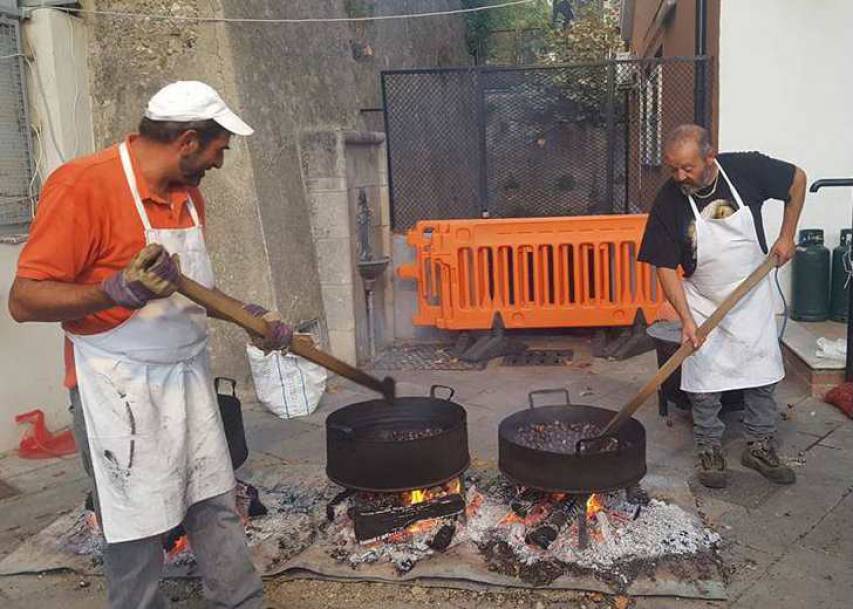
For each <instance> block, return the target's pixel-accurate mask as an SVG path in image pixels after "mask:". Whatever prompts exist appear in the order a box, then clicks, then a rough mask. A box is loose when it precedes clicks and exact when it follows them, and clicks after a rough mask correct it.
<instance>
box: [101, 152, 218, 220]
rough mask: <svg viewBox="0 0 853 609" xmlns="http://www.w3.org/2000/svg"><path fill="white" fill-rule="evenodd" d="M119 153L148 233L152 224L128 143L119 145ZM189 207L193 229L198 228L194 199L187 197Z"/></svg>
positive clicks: (126, 177)
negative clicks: (137, 181) (144, 203)
mask: <svg viewBox="0 0 853 609" xmlns="http://www.w3.org/2000/svg"><path fill="white" fill-rule="evenodd" d="M118 151H119V156H120V157H121V166H122V169H124V177H125V179H126V180H127V185H128V187H129V188H130V194H131V196H132V197H133V204H134V205H136V211H137V213H138V214H139V219H140V220H142V226H144V227H145V230H146V231H150V230H151V229H152V227H151V222H150V221H149V220H148V214H147V213H145V206H144V205H143V204H142V197H140V196H139V188H138V187H137V185H136V174H134V173H133V164H132V163H131V162H130V151H129V150H128V149H127V142H122V143H121V144H119V147H118ZM187 207H188V208H189V212H190V216H191V217H192V219H193V227H196V228H197V227H198V226H200V225H201V222H200V221H199V219H198V212H196V209H195V204H194V203H193V200H192V197H190V196H189V195H187Z"/></svg>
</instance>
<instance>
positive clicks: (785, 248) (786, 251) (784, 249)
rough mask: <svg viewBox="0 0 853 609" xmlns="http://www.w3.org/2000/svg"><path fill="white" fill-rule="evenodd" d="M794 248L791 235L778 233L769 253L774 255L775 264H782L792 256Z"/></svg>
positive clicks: (795, 247) (795, 246)
mask: <svg viewBox="0 0 853 609" xmlns="http://www.w3.org/2000/svg"><path fill="white" fill-rule="evenodd" d="M796 249H797V245H796V244H795V243H794V239H793V237H786V236H784V235H780V236H779V238H778V239H776V243H774V244H773V247H772V248H770V254H771V255H773V256H775V257H776V266H782V265H784V264H785V263H787V262H788V261H789V260H790V259H791V258H793V257H794V251H795V250H796Z"/></svg>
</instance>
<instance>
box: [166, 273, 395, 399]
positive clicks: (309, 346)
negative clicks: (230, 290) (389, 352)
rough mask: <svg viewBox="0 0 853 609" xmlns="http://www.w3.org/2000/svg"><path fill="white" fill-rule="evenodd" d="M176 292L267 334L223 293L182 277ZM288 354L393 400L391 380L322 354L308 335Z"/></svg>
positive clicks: (259, 320) (260, 323) (262, 323)
mask: <svg viewBox="0 0 853 609" xmlns="http://www.w3.org/2000/svg"><path fill="white" fill-rule="evenodd" d="M178 292H180V293H181V294H183V295H184V296H186V297H187V298H189V299H190V300H192V301H193V302H195V303H196V304H199V305H201V306H202V307H204V308H205V309H207V310H208V311H210V312H212V313H215V314H217V315H218V316H219V317H222V318H224V319H227V320H229V321H231V322H233V323H235V324H237V325H238V326H240V327H242V328H243V329H244V330H247V331H249V332H251V333H253V334H256V335H258V336H265V335H266V333H267V322H266V321H265V320H264V319H262V318H260V317H255V316H254V315H252V314H251V313H249V312H248V311H246V310H245V309H244V308H243V306H242V305H241V304H240V303H239V302H235V301H233V300H231V299H230V298H226V297H224V296H223V295H222V294H220V293H218V292H215V291H213V290H211V289H209V288H206V287H204V286H203V285H201V284H200V283H197V282H195V281H193V280H192V279H190V278H189V277H187V276H185V275H182V276H181V282H180V286H179V287H178ZM290 352H291V353H294V354H296V355H298V356H300V357H304V358H305V359H307V360H308V361H311V362H314V363H315V364H318V365H320V366H323V367H324V368H326V369H327V370H331V371H332V372H335V373H336V374H339V375H341V376H343V377H346V378H348V379H350V380H351V381H353V382H355V383H358V384H359V385H362V386H364V387H367V388H368V389H373V390H374V391H378V392H379V393H381V394H382V395H383V396H385V398H386V399H388V400H393V399H394V395H395V382H394V379H392V378H390V377H386V378H385V379H383V380H379V379H378V378H376V377H375V376H372V375H370V374H367V373H366V372H364V371H363V370H359V369H358V368H356V367H355V366H350V365H349V364H348V363H346V362H344V361H341V360H339V359H338V358H336V357H334V356H332V355H329V354H328V353H326V352H324V351H320V350H319V349H317V348H316V347H315V346H314V342H313V340H312V339H311V337H310V336H306V335H300V334H297V335H296V336H294V337H293V342H292V343H291V345H290Z"/></svg>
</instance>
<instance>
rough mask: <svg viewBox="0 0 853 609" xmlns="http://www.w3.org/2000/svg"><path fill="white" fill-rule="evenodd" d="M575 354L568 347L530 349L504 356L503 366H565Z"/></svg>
mask: <svg viewBox="0 0 853 609" xmlns="http://www.w3.org/2000/svg"><path fill="white" fill-rule="evenodd" d="M574 355H575V354H574V352H573V351H571V350H567V349H528V350H527V351H524V352H522V353H517V354H515V355H507V356H504V358H503V361H502V362H501V366H565V365H566V364H568V363H569V362H570V361H572V358H573V357H574Z"/></svg>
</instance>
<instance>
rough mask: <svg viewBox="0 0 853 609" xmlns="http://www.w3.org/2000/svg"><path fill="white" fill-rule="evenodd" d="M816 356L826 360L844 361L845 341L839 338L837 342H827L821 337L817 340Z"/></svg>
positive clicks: (845, 353) (827, 340)
mask: <svg viewBox="0 0 853 609" xmlns="http://www.w3.org/2000/svg"><path fill="white" fill-rule="evenodd" d="M816 355H817V356H818V357H824V358H826V359H837V360H842V361H844V360H846V359H847V339H846V338H839V339H838V340H829V339H828V338H824V337H823V336H821V337H820V338H818V339H817V352H816Z"/></svg>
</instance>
